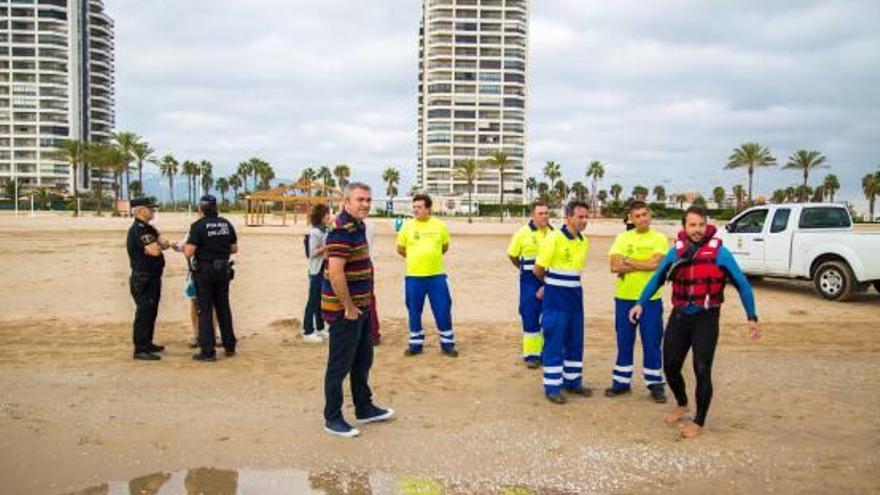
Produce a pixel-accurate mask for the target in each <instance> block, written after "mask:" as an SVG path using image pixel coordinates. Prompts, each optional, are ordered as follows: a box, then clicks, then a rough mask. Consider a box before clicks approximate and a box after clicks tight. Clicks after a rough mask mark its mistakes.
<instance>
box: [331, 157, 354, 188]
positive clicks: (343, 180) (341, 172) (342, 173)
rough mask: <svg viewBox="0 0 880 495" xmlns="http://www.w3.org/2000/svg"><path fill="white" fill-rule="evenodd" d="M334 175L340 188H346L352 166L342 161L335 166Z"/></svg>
mask: <svg viewBox="0 0 880 495" xmlns="http://www.w3.org/2000/svg"><path fill="white" fill-rule="evenodd" d="M333 176H334V177H336V185H337V186H339V188H340V189H345V186H347V185H348V178H349V177H351V167H349V166H348V165H346V164H344V163H341V164H339V165H337V166H335V167H333Z"/></svg>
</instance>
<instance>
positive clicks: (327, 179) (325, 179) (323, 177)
mask: <svg viewBox="0 0 880 495" xmlns="http://www.w3.org/2000/svg"><path fill="white" fill-rule="evenodd" d="M317 176H318V179H319V180H320V181H321V182H322V183H323V184H324V185H325V186H327V187H336V182H335V181H334V180H333V171H332V170H330V167H327V166H321V167H319V168H318V173H317Z"/></svg>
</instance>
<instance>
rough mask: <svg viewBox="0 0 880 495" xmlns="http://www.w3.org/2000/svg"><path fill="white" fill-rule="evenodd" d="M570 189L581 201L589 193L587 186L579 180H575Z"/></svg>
mask: <svg viewBox="0 0 880 495" xmlns="http://www.w3.org/2000/svg"><path fill="white" fill-rule="evenodd" d="M571 190H572V191H574V194H575V195H576V196H577V198H578V199H579V200H581V201H583V200H585V199H586V198H587V196H588V195H589V194H590V190H589V189H587V186H585V185H584V183H583V182H581V181H576V182H574V183H573V184H572V185H571Z"/></svg>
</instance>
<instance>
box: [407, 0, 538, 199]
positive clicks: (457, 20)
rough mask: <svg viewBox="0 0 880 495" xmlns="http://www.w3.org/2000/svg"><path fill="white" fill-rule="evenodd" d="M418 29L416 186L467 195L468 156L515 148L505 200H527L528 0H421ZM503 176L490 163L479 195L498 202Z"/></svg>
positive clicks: (480, 157)
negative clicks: (463, 174) (463, 170)
mask: <svg viewBox="0 0 880 495" xmlns="http://www.w3.org/2000/svg"><path fill="white" fill-rule="evenodd" d="M422 12H423V13H422V22H421V27H420V33H419V34H420V36H419V125H418V136H419V161H418V181H417V187H419V188H420V189H423V190H426V191H427V192H429V193H432V194H437V195H443V196H448V195H459V194H461V195H465V196H466V193H467V192H468V191H467V183H466V182H465V181H464V180H462V179H461V178H460V177H459V176H458V174H456V171H455V164H456V163H457V162H458V161H459V160H463V159H468V158H472V159H476V160H480V161H484V160H486V159H488V158H489V157H490V156H491V155H492V153H494V152H496V151H499V150H501V151H504V152H506V153H507V154H508V155H509V156H510V162H511V163H510V166H509V167H508V168H507V170H506V171H505V177H504V191H505V197H506V199H505V202H507V201H508V198H509V200H510V201H511V202H516V201H522V199H523V189H524V187H525V179H526V175H527V167H526V161H525V156H526V96H527V84H526V82H527V77H526V66H527V48H528V1H527V0H423V5H422ZM500 188H501V180H500V175H499V173H498V171H497V170H493V169H492V168H487V169H485V170H484V172H483V174H482V177H481V178H480V180H478V181H477V183H476V187H475V191H474V200H475V201H481V202H495V203H497V202H498V199H499V196H500Z"/></svg>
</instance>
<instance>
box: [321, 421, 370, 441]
mask: <svg viewBox="0 0 880 495" xmlns="http://www.w3.org/2000/svg"><path fill="white" fill-rule="evenodd" d="M324 431H326V432H327V433H329V434H331V435H336V436H339V437H345V438H354V437H356V436H358V435H360V434H361V432H360V431H358V429H357V428H352V427H351V425H350V424H348V423H346V422H345V420H344V419H342V418H340V419H334V420H332V421H326V422H325V423H324Z"/></svg>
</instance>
